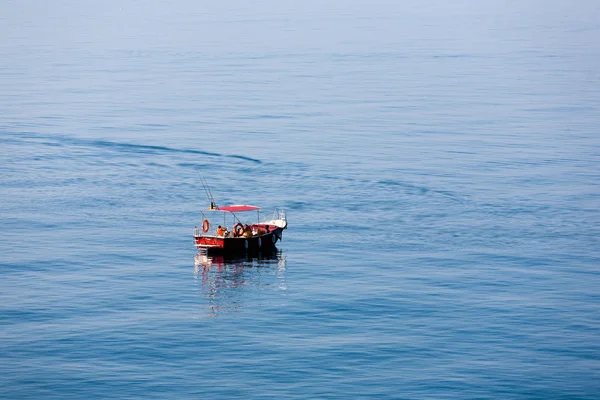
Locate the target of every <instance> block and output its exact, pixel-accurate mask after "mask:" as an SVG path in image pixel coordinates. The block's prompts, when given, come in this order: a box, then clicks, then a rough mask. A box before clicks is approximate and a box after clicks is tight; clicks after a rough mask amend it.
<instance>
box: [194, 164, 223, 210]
mask: <svg viewBox="0 0 600 400" xmlns="http://www.w3.org/2000/svg"><path fill="white" fill-rule="evenodd" d="M196 172H198V176H199V177H200V182H202V187H204V193H206V197H208V201H210V209H211V210H218V209H219V207H218V206H217V204H216V203H215V198H214V197H213V195H212V192H211V191H210V187H208V182H206V178H204V176H202V175H201V174H200V171H196Z"/></svg>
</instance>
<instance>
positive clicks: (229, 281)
mask: <svg viewBox="0 0 600 400" xmlns="http://www.w3.org/2000/svg"><path fill="white" fill-rule="evenodd" d="M285 272H286V259H285V257H284V256H283V253H282V252H281V251H280V250H277V251H272V252H267V253H258V254H255V255H253V256H249V255H245V256H242V257H240V256H237V257H236V256H231V255H209V254H206V253H204V252H200V253H198V254H197V255H196V256H195V257H194V275H195V277H196V279H197V281H198V282H199V283H200V284H201V289H202V295H203V297H205V298H206V299H207V300H208V306H209V308H210V312H209V315H210V316H214V315H216V314H217V313H221V312H223V311H236V310H239V309H241V308H244V307H250V306H251V305H253V304H254V305H256V304H258V303H256V301H255V300H257V299H258V298H260V297H261V296H258V294H260V293H262V292H263V291H264V290H276V291H285V290H287V284H286V280H285Z"/></svg>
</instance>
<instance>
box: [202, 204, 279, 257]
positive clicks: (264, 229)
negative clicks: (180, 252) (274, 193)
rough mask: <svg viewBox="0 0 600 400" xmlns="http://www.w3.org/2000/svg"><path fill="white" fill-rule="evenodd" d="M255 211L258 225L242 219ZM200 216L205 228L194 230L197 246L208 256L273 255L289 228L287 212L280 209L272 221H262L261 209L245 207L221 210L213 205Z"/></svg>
mask: <svg viewBox="0 0 600 400" xmlns="http://www.w3.org/2000/svg"><path fill="white" fill-rule="evenodd" d="M211 197H212V196H211ZM253 211H256V213H257V218H256V222H254V223H249V222H247V221H246V220H247V219H248V218H246V217H243V216H242V215H243V213H248V212H253ZM200 212H201V213H202V224H201V228H198V227H197V226H196V227H194V243H195V245H196V247H197V248H198V251H199V252H201V253H205V254H208V253H213V254H215V253H217V254H240V253H241V254H243V253H257V252H269V251H272V250H273V248H274V246H275V243H277V242H278V241H280V240H282V238H283V231H284V230H285V229H286V228H287V225H288V222H287V217H286V215H285V210H278V209H277V208H275V210H274V211H273V216H272V217H271V219H267V220H264V221H261V219H260V207H257V206H251V205H245V204H244V205H238V204H236V205H229V206H223V207H219V206H217V205H216V204H215V203H214V201H211V203H210V207H209V209H207V210H201V211H200ZM244 215H245V214H244ZM244 221H246V222H244Z"/></svg>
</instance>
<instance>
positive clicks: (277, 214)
mask: <svg viewBox="0 0 600 400" xmlns="http://www.w3.org/2000/svg"><path fill="white" fill-rule="evenodd" d="M273 219H274V220H278V219H279V220H282V221H286V217H285V210H284V209H283V208H282V209H281V210H279V209H277V207H275V211H273Z"/></svg>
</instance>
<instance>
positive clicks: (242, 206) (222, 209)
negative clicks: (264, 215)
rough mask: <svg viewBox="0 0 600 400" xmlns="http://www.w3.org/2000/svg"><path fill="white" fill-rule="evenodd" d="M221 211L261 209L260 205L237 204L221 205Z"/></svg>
mask: <svg viewBox="0 0 600 400" xmlns="http://www.w3.org/2000/svg"><path fill="white" fill-rule="evenodd" d="M218 210H219V211H229V212H239V211H255V210H260V207H256V206H246V205H235V206H224V207H219V208H218Z"/></svg>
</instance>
